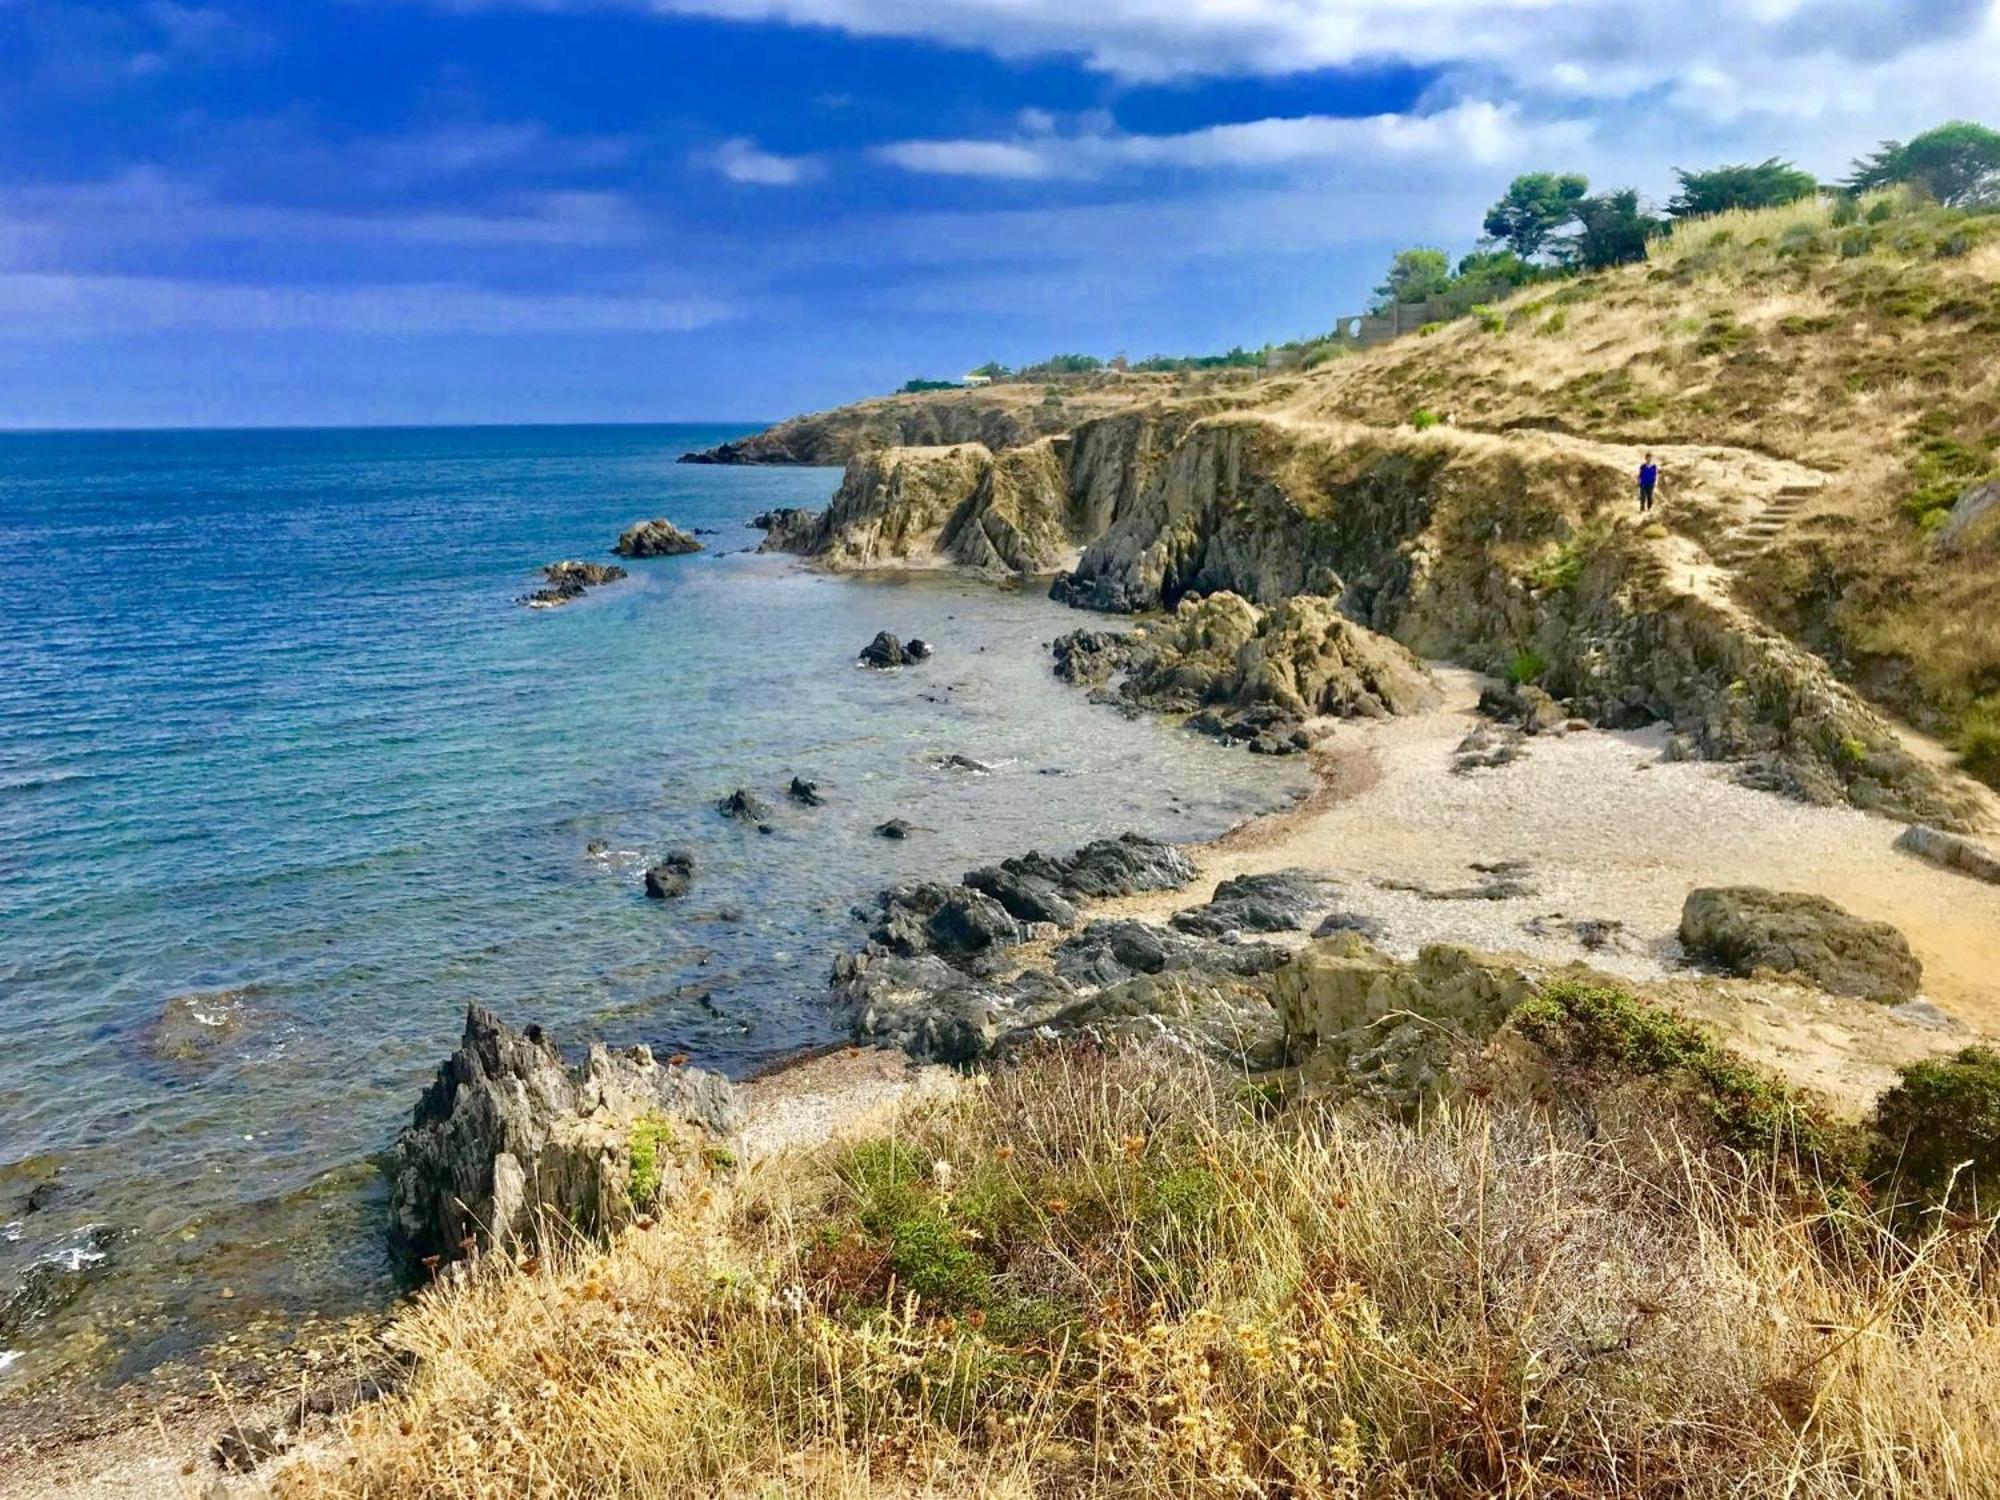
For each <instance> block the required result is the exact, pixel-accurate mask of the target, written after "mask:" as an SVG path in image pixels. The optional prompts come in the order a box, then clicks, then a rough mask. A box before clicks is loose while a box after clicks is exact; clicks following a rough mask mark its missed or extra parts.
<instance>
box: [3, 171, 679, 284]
mask: <svg viewBox="0 0 2000 1500" xmlns="http://www.w3.org/2000/svg"><path fill="white" fill-rule="evenodd" d="M651 233H652V229H651V226H650V225H649V224H648V223H647V221H646V219H645V217H644V215H643V214H642V213H641V212H640V211H639V209H638V208H637V207H636V206H635V205H634V204H633V203H632V202H631V201H630V200H629V199H628V198H626V197H625V196H624V195H623V194H620V193H613V192H599V191H578V190H570V191H554V192H542V193H511V194H506V195H502V196H500V197H497V198H494V199H491V200H488V201H484V202H479V203H475V204H468V205H466V206H463V207H453V208H421V209H410V208H396V209H389V208H384V209H380V210H375V211H368V210H364V209H326V208H304V207H290V206H278V205H272V204H262V203H238V202H231V201H227V200H222V199H218V198H216V197H215V196H214V195H213V194H211V193H210V192H209V191H207V190H206V189H204V188H202V187H199V186H196V185H193V184H190V183H187V182H184V181H182V180H180V179H177V178H174V177H171V176H169V175H167V174H165V173H162V172H160V171H158V170H156V169H153V168H138V169H134V170H132V171H128V172H125V173H123V174H121V175H120V176H118V177H115V178H112V179H110V180H108V181H104V182H86V183H63V184H53V185H46V186H38V187H19V188H14V189H12V190H0V268H8V267H12V268H14V269H18V270H33V269H47V268H48V267H49V265H51V264H61V263H64V262H73V261H75V260H76V259H77V258H79V257H82V258H85V259H90V258H96V257H102V256H106V255H110V256H114V257H117V256H125V257H127V258H130V256H131V255H132V254H133V253H134V252H138V253H143V252H144V250H145V248H146V247H149V246H156V245H159V244H161V243H163V242H171V243H173V244H176V245H178V246H180V247H182V248H186V247H189V246H193V245H200V244H204V243H215V242H219V241H231V240H235V241H250V242H254V243H256V244H258V245H260V246H269V247H283V246H301V245H304V246H314V245H339V246H342V247H346V248H361V247H378V248H391V247H396V246H427V247H438V248H445V249H465V250H471V249H504V248H507V247H513V246H519V247H526V248H530V249H555V248H566V249H591V248H601V247H609V246H619V245H634V244H640V243H643V242H645V241H646V240H647V239H648V238H649V236H650V235H651Z"/></svg>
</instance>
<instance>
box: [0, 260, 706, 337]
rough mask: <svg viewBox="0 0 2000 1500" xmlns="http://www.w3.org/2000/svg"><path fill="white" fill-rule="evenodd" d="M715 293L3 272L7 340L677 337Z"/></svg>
mask: <svg viewBox="0 0 2000 1500" xmlns="http://www.w3.org/2000/svg"><path fill="white" fill-rule="evenodd" d="M733 313H734V309H733V308H732V307H731V306H730V305H729V304H727V303H725V302H721V301H718V300H713V299H709V298H704V297H686V296H656V295H649V294H647V293H645V292H635V293H633V294H631V295H615V294H604V293H595V294H593V293H567V292H565V293H534V292H520V293H515V292H505V291H493V290H487V289H482V288H478V287H468V286H459V285H454V284H448V283H423V282H415V283H389V284H382V283H372V284H361V285H298V286H251V285H244V284H242V283H232V282H210V281H188V280H172V279H166V278H154V277H140V276H88V275H74V274H68V273H58V272H42V273H37V272H17V273H0V338H5V339H9V340H33V339H46V338H56V339H68V338H90V337H102V336H110V335H122V334H135V333H159V332H167V331H202V332H216V333H243V332H260V333H268V332H292V331H297V330H301V329H313V330H317V331H322V332H329V333H355V334H412V333H479V334H488V333H606V332H617V333H670V332H682V331H685V330H688V329H692V328H701V327H706V326H707V325H709V324H712V323H717V322H720V321H722V320H723V319H725V318H728V317H730V316H732V315H733Z"/></svg>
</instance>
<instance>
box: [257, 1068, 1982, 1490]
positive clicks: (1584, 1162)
mask: <svg viewBox="0 0 2000 1500" xmlns="http://www.w3.org/2000/svg"><path fill="white" fill-rule="evenodd" d="M1255 1102H1257V1101H1255V1100H1249V1101H1247V1102H1246V1101H1240V1100H1238V1099H1236V1098H1234V1097H1231V1096H1230V1095H1229V1094H1228V1092H1227V1089H1226V1086H1219V1085H1218V1084H1217V1083H1216V1082H1215V1081H1214V1080H1213V1078H1212V1076H1211V1075H1210V1074H1208V1073H1207V1072H1206V1071H1205V1070H1204V1069H1202V1068H1201V1067H1200V1066H1199V1065H1197V1064H1194V1063H1191V1062H1188V1061H1186V1060H1184V1059H1180V1058H1178V1057H1176V1056H1174V1055H1172V1054H1170V1053H1169V1052H1168V1051H1167V1050H1166V1049H1163V1048H1162V1049H1153V1050H1152V1051H1150V1052H1146V1053H1123V1054H1118V1055H1112V1056H1108V1057H1107V1056H1103V1055H1098V1054H1092V1053H1086V1052H1080V1051H1051V1052H1047V1053H1043V1054H1040V1055H1038V1056H1036V1057H1034V1058H1033V1059H1031V1060H1030V1062H1029V1063H1028V1064H1027V1065H1024V1066H1021V1067H1017V1068H1014V1069H1009V1070H1003V1071H1000V1072H997V1073H995V1074H993V1075H991V1076H990V1078H989V1079H987V1080H985V1082H984V1084H983V1086H980V1087H974V1088H967V1089H965V1090H962V1091H960V1092H959V1093H958V1094H957V1095H956V1096H955V1097H953V1098H951V1099H949V1100H947V1101H945V1102H942V1103H938V1104H935V1105H931V1106H927V1107H926V1108H924V1109H923V1110H922V1111H921V1112H919V1113H916V1114H913V1115H911V1116H909V1117H908V1118H906V1119H904V1120H903V1121H902V1122H901V1124H900V1125H899V1126H898V1127H897V1128H896V1129H895V1130H894V1131H893V1132H892V1133H891V1134H889V1135H886V1136H883V1137H881V1138H879V1139H876V1140H874V1141H872V1142H869V1143H865V1144H863V1145H861V1146H859V1147H853V1146H849V1147H842V1148H830V1149H828V1150H826V1151H823V1152H821V1153H820V1154H818V1155H812V1156H805V1157H798V1158H792V1159H787V1160H782V1161H780V1162H778V1163H776V1164H774V1165H772V1166H770V1167H768V1168H766V1169H762V1170H760V1171H759V1172H757V1173H755V1174H754V1175H752V1176H751V1177H749V1178H748V1179H747V1180H745V1181H743V1182H741V1183H740V1184H739V1186H738V1187H737V1189H736V1190H735V1193H734V1196H733V1198H732V1199H731V1200H729V1201H717V1202H712V1203H709V1204H706V1205H703V1206H699V1207H695V1208H691V1209H689V1210H688V1211H687V1212H686V1213H685V1214H684V1215H683V1216H682V1217H680V1218H679V1219H677V1220H676V1221H674V1222H670V1223H663V1224H661V1225H659V1226H657V1227H654V1228H650V1229H645V1230H637V1231H633V1232H631V1233H629V1234H627V1235H626V1236H625V1237H624V1238H623V1239H621V1240H620V1241H619V1242H618V1243H617V1244H616V1245H615V1246H613V1247H612V1248H611V1249H610V1250H609V1251H607V1252H602V1253H578V1254H576V1255H573V1256H570V1257H566V1258H562V1259H560V1260H553V1259H552V1260H545V1261H543V1262H542V1263H540V1264H537V1265H532V1266H530V1267H528V1268H513V1267H500V1266H492V1265H489V1266H487V1267H486V1268H485V1269H483V1270H482V1271H480V1272H478V1273H476V1274H474V1275H472V1276H471V1277H470V1278H468V1279H467V1280H466V1281H465V1282H463V1283H462V1284H456V1285H449V1286H441V1287H438V1288H436V1289H434V1290H433V1291H431V1292H430V1293H428V1294H427V1295H425V1296H424V1297H422V1298H421V1299H419V1300H418V1302H417V1303H416V1304H414V1305H413V1307H412V1308H411V1309H410V1311H409V1312H408V1313H407V1314H406V1315H405V1316H404V1317H403V1318H402V1319H401V1321H400V1322H399V1324H398V1325H397V1328H396V1330H395V1333H394V1335H393V1337H394V1340H395V1341H396V1342H397V1343H398V1344H400V1345H401V1346H402V1347H404V1348H406V1349H408V1350H410V1351H412V1352H413V1353H414V1354H415V1355H416V1356H417V1364H416V1367H415V1372H414V1374H413V1376H412V1378H411V1380H410V1382H409V1384H408V1386H407V1388H406V1389H405V1390H404V1392H403V1393H402V1394H401V1395H399V1396H397V1397H395V1398H393V1399H390V1400H388V1401H385V1402H383V1403H380V1404H378V1405H375V1406H372V1407H368V1408H364V1409H362V1410H361V1411H359V1412H357V1413H356V1414H354V1415H353V1417H352V1418H351V1419H350V1427H349V1432H348V1434H347V1436H346V1437H345V1438H344V1440H342V1441H340V1442H338V1443H336V1444H334V1445H332V1446H331V1447H330V1449H329V1450H328V1451H326V1452H324V1453H322V1454H320V1455H319V1456H318V1457H316V1458H315V1459H314V1460H313V1461H311V1462H310V1463H307V1464H303V1465H299V1466H295V1467H294V1468H293V1469H291V1470H290V1471H289V1472H287V1473H286V1474H285V1475H283V1476H282V1478H281V1493H283V1494H285V1495H288V1496H291V1497H294V1500H331V1497H336V1496H338V1497H358V1496H371V1497H398V1496H409V1497H432V1496H435V1497H446V1496H451V1497H458V1496H465V1497H470V1496H497V1495H519V1496H550V1497H584V1496H635V1497H641V1496H643V1497H668V1496H673V1497H679V1496H686V1495H710V1494H714V1495H728V1496H751V1495H757V1496H776V1495H788V1496H789V1495H815V1496H829V1497H836V1496H837V1497H845V1496H860V1495H908V1496H915V1495H938V1496H945V1495H951V1496H966V1495H981V1496H1029V1495H1036V1496H1043V1495H1046V1496H1139V1495H1178V1496H1203V1497H1206V1496H1216V1497H1221V1496H1232V1497H1237V1496H1245V1495H1283V1496H1347V1497H1362V1496H1370V1497H1373V1496H1381V1497H1414V1496H1475V1495H1476V1496H1488V1495H1513V1496H1550V1497H1555V1496H1563V1497H1578V1496H1612V1495H1630V1496H1740V1497H1752V1496H1772V1497H1777V1496H1788V1497H1800V1500H1809V1497H1835V1496H1839V1497H1857V1500H1858V1497H1863V1496H1867V1497H1877V1496H1891V1497H1910V1500H1916V1497H1946V1496H1964V1497H1974V1496H1989V1495H1992V1494H1995V1493H2000V1302H1996V1300H1995V1298H1994V1296H1993V1294H1992V1292H1991V1290H1990V1288H1988V1287H1987V1286H1986V1285H1985V1284H1984V1283H1983V1280H1982V1267H1983V1266H1986V1265H1989V1264H1990V1262H1991V1255H1992V1251H1993V1249H1994V1242H1993V1239H1992V1227H1991V1225H1990V1224H1980V1225H1977V1226H1968V1227H1967V1228H1966V1229H1965V1230H1964V1231H1963V1232H1961V1233H1957V1234H1941V1235H1937V1236H1933V1237H1932V1238H1930V1239H1929V1240H1928V1241H1927V1242H1926V1243H1925V1244H1924V1245H1923V1247H1922V1248H1912V1247H1910V1246H1908V1245H1905V1244H1903V1243H1902V1242H1900V1241H1898V1240H1896V1239H1895V1238H1894V1236H1893V1235H1891V1234H1890V1233H1889V1232H1888V1231H1887V1230H1886V1229H1885V1228H1884V1227H1883V1225H1882V1224H1880V1223H1876V1222H1873V1221H1871V1220H1869V1219H1867V1218H1841V1217H1838V1216H1834V1215H1828V1214H1825V1213H1815V1212H1811V1211H1807V1210H1804V1209H1800V1208H1796V1207H1793V1206H1791V1205H1790V1204H1788V1203H1787V1202H1786V1201H1785V1200H1784V1199H1783V1198H1782V1197H1781V1196H1780V1195H1779V1194H1778V1193H1777V1192H1776V1191H1775V1190H1774V1189H1773V1188H1772V1187H1771V1186H1770V1185H1769V1184H1767V1183H1766V1182H1764V1181H1761V1180H1760V1179H1759V1178H1758V1176H1757V1175H1756V1174H1755V1173H1753V1172H1749V1171H1746V1170H1745V1169H1744V1168H1742V1167H1741V1165H1740V1164H1737V1163H1735V1162H1733V1161H1732V1160H1731V1159H1729V1158H1726V1157H1724V1156H1721V1155H1719V1154H1717V1153H1715V1152H1713V1151H1708V1152H1701V1151H1696V1150H1693V1149H1691V1148H1685V1147H1683V1146H1682V1145H1681V1144H1680V1143H1678V1142H1677V1141H1675V1140H1674V1139H1672V1138H1671V1137H1668V1136H1664V1135H1663V1136H1662V1137H1661V1138H1658V1139H1646V1140H1639V1139H1626V1140H1618V1139H1612V1138H1609V1137H1608V1136H1607V1135H1606V1134H1605V1133H1604V1132H1603V1131H1602V1130H1601V1129H1598V1130H1595V1131H1586V1130H1585V1129H1583V1128H1582V1126H1581V1125H1579V1124H1578V1123H1576V1122H1567V1123H1566V1122H1563V1121H1558V1120H1552V1119H1550V1118H1548V1117H1546V1116H1545V1115H1543V1114H1540V1113H1536V1112H1533V1111H1529V1110H1526V1109H1515V1108H1505V1109H1502V1108H1497V1107H1496V1108H1493V1109H1490V1110H1489V1109H1484V1108H1471V1109H1455V1110H1451V1111H1447V1112H1444V1113H1441V1114H1439V1115H1437V1116H1436V1117H1434V1118H1432V1119H1430V1120H1428V1121H1425V1122H1424V1123H1422V1124H1421V1125H1420V1126H1417V1127H1410V1126H1406V1125H1403V1124H1400V1123H1396V1122H1393V1121H1387V1120H1382V1119H1379V1118H1371V1117H1359V1116H1349V1115H1343V1114H1340V1113H1337V1112H1334V1111H1332V1110H1330V1109H1320V1108H1315V1107H1305V1106H1301V1107H1297V1108H1294V1109H1292V1110H1289V1111H1287V1112H1286V1113H1284V1114H1282V1115H1280V1116H1278V1117H1277V1118H1276V1119H1264V1118H1259V1117H1258V1116H1259V1114H1260V1113H1261V1112H1262V1111H1253V1110H1252V1109H1251V1108H1250V1107H1249V1104H1250V1103H1255Z"/></svg>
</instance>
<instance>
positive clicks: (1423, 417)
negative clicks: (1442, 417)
mask: <svg viewBox="0 0 2000 1500" xmlns="http://www.w3.org/2000/svg"><path fill="white" fill-rule="evenodd" d="M1438 421H1439V417H1438V414H1437V413H1436V412H1434V411H1432V410H1431V409H1430V408H1429V407H1427V406H1420V407H1418V408H1417V409H1416V410H1415V411H1413V412H1411V413H1410V425H1411V426H1412V427H1414V428H1416V429H1417V431H1419V432H1425V431H1428V430H1429V429H1430V428H1433V427H1435V426H1437V424H1438Z"/></svg>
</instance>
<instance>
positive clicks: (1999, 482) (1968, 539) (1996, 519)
mask: <svg viewBox="0 0 2000 1500" xmlns="http://www.w3.org/2000/svg"><path fill="white" fill-rule="evenodd" d="M1992 541H2000V479H1989V480H1987V481H1986V483H1984V484H1976V485H1974V486H1973V487H1972V488H1971V489H1969V490H1967V491H1966V492H1965V493H1964V494H1962V495H1960V496H1959V497H1958V502H1957V504H1955V505H1953V506H1952V508H1951V512H1950V514H1949V515H1947V516H1946V517H1945V521H1944V524H1943V525H1942V526H1940V527H1939V528H1938V529H1937V531H1936V532H1935V533H1934V534H1933V535H1932V537H1931V546H1932V548H1933V549H1935V550H1936V551H1937V552H1939V553H1941V554H1943V555H1946V556H1950V555H1953V554H1956V553H1960V552H1970V551H1972V550H1974V549H1975V548H1977V547H1979V546H1981V545H1982V544H1984V543H1987V542H1992Z"/></svg>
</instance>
